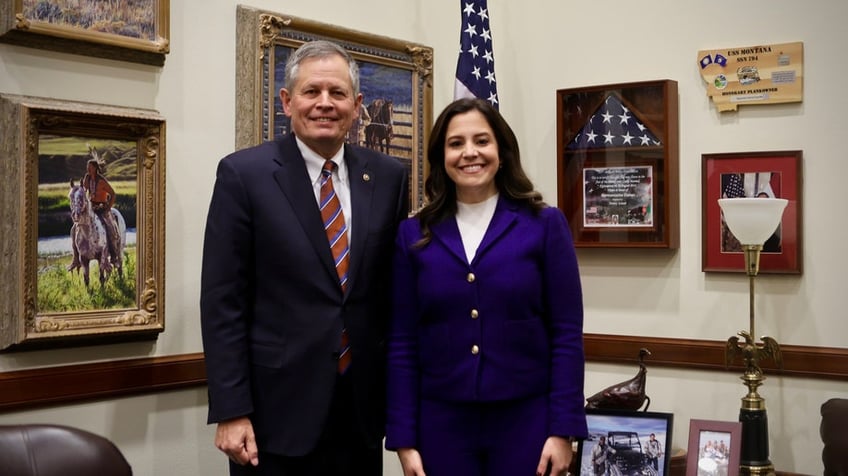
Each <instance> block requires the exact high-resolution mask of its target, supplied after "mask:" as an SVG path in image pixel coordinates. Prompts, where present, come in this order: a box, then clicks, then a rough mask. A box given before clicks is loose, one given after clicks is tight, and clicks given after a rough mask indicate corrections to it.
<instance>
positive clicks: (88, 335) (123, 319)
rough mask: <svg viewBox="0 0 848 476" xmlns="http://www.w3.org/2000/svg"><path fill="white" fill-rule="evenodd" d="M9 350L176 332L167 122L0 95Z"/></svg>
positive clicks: (5, 343) (1, 315)
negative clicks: (168, 272)
mask: <svg viewBox="0 0 848 476" xmlns="http://www.w3.org/2000/svg"><path fill="white" fill-rule="evenodd" d="M0 117H3V118H4V120H3V121H2V122H0V134H1V135H2V137H6V138H9V140H4V141H2V142H0V158H1V159H2V160H0V172H2V174H3V177H4V186H3V187H2V192H0V198H2V200H0V217H2V223H0V243H2V246H3V252H2V253H0V274H2V275H3V276H16V277H19V279H5V280H0V296H2V299H0V349H17V348H31V347H49V346H67V345H81V344H83V343H84V344H89V343H114V342H116V341H122V340H130V339H153V338H155V337H156V336H157V335H158V333H159V332H162V331H163V330H164V327H165V318H164V309H165V308H164V303H165V296H164V294H165V267H164V263H165V121H164V119H163V118H162V117H160V116H159V114H158V113H157V112H156V111H151V110H146V109H130V108H123V107H115V106H107V105H98V104H91V103H78V102H70V101H60V100H55V99H48V98H35V97H27V96H13V95H3V94H0Z"/></svg>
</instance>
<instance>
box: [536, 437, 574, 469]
mask: <svg viewBox="0 0 848 476" xmlns="http://www.w3.org/2000/svg"><path fill="white" fill-rule="evenodd" d="M573 456H574V452H573V448H572V446H571V442H570V441H568V440H567V439H565V438H563V437H561V436H549V437H548V439H547V440H546V441H545V446H544V447H542V457H541V458H539V466H537V467H536V476H543V475H546V474H548V473H547V472H546V471H547V470H548V465H549V464H550V467H551V472H550V475H551V476H565V475H567V474H568V467H569V466H570V465H571V458H572V457H573Z"/></svg>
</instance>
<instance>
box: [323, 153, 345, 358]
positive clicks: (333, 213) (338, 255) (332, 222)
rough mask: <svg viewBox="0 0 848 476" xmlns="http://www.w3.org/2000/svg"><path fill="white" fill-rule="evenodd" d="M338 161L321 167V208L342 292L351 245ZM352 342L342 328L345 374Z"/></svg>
mask: <svg viewBox="0 0 848 476" xmlns="http://www.w3.org/2000/svg"><path fill="white" fill-rule="evenodd" d="M336 167H337V166H336V163H335V162H333V161H332V160H328V161H326V162H324V167H322V168H321V193H320V198H319V203H318V205H319V208H320V209H321V220H322V221H323V222H324V231H325V232H326V233H327V240H328V241H329V243H330V251H332V253H333V261H334V262H335V265H336V273H337V274H338V276H339V285H340V286H341V288H342V292H344V291H345V288H346V287H347V278H348V276H347V272H348V266H349V265H350V247H349V246H348V243H347V225H346V224H345V218H344V212H343V211H342V205H341V202H339V197H338V196H337V195H336V191H335V189H333V171H334V170H335V169H336ZM350 357H351V356H350V344H349V340H348V335H347V329H342V336H341V350H340V354H339V362H338V371H339V373H340V374H343V373H345V372H346V371H347V368H348V367H349V366H350V361H351V359H350Z"/></svg>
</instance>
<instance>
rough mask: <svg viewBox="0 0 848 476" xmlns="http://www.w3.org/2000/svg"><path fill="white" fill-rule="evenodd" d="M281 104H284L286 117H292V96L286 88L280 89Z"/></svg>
mask: <svg viewBox="0 0 848 476" xmlns="http://www.w3.org/2000/svg"><path fill="white" fill-rule="evenodd" d="M280 102H281V103H283V112H285V113H286V116H288V117H291V94H289V90H288V89H286V88H281V89H280Z"/></svg>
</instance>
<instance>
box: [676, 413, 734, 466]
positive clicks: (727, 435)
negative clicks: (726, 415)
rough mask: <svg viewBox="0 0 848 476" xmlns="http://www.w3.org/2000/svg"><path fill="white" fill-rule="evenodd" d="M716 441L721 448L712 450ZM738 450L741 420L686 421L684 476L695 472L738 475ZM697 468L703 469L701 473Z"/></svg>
mask: <svg viewBox="0 0 848 476" xmlns="http://www.w3.org/2000/svg"><path fill="white" fill-rule="evenodd" d="M708 442H709V446H708ZM716 442H718V444H719V448H721V450H716V449H713V447H714V445H715V443H716ZM722 443H724V446H723V447H722V446H721V444H722ZM741 452H742V423H740V422H738V421H716V420H695V419H693V420H689V447H688V449H687V450H686V476H697V475H698V474H726V475H727V476H739V453H741ZM701 466H704V468H701ZM699 469H703V470H704V471H705V472H704V473H699V472H698V470H699ZM707 471H713V472H707Z"/></svg>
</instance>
